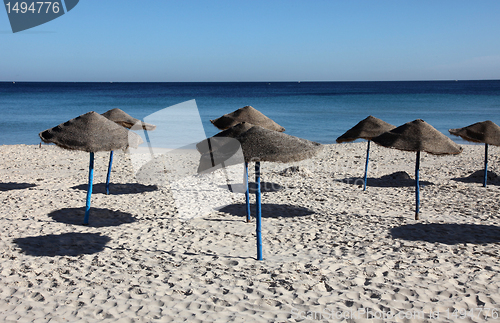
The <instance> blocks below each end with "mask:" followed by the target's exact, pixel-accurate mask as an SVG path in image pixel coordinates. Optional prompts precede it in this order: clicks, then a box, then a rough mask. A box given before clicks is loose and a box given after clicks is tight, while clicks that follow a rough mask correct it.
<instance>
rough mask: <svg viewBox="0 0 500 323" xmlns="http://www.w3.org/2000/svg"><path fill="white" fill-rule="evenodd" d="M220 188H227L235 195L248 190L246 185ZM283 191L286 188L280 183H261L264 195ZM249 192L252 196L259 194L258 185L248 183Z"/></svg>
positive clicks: (222, 186) (221, 186)
mask: <svg viewBox="0 0 500 323" xmlns="http://www.w3.org/2000/svg"><path fill="white" fill-rule="evenodd" d="M219 187H220V188H227V189H228V190H230V191H231V192H233V193H244V192H245V190H246V186H245V184H231V188H229V185H220V186H219ZM283 189H285V187H284V186H282V185H280V184H278V183H272V182H260V191H261V192H262V193H274V192H279V191H281V190H283ZM248 191H249V192H250V194H255V192H257V184H255V183H253V182H251V183H248Z"/></svg>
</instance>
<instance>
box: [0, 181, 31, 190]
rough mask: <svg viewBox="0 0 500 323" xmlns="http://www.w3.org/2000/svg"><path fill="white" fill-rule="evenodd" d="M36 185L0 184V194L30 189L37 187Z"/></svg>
mask: <svg viewBox="0 0 500 323" xmlns="http://www.w3.org/2000/svg"><path fill="white" fill-rule="evenodd" d="M35 186H36V184H30V183H13V182H10V183H0V192H5V191H12V190H24V189H27V188H30V187H35Z"/></svg>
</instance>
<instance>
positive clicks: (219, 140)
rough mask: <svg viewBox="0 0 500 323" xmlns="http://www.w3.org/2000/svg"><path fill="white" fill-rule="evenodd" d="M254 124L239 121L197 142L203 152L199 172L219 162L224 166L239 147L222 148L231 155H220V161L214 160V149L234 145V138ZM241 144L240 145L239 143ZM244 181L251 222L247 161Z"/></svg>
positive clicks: (248, 215) (198, 148)
mask: <svg viewBox="0 0 500 323" xmlns="http://www.w3.org/2000/svg"><path fill="white" fill-rule="evenodd" d="M252 127H253V124H251V123H248V122H241V123H238V124H237V125H235V126H232V127H231V128H229V129H226V130H224V131H221V132H219V133H218V134H216V135H214V136H212V137H210V138H207V139H205V140H203V141H201V142H199V143H198V144H196V149H197V150H198V151H199V152H200V154H202V157H201V158H200V167H199V168H198V172H202V171H206V170H208V169H209V168H211V167H215V165H217V164H219V163H220V164H222V167H224V161H225V160H227V159H228V158H230V156H232V155H234V153H235V152H236V151H235V148H236V149H238V147H234V148H229V146H226V148H225V149H222V151H225V152H228V153H229V155H227V154H226V155H224V156H218V157H220V158H222V159H221V162H218V161H216V160H214V155H213V151H215V150H218V149H219V148H221V147H223V146H224V145H228V144H229V145H233V146H234V139H233V138H236V137H238V136H239V135H241V134H242V133H244V132H245V131H247V130H248V129H250V128H252ZM238 146H239V145H238ZM244 182H245V187H246V189H245V201H246V211H247V222H250V215H251V212H250V191H249V188H248V163H247V162H245V175H244Z"/></svg>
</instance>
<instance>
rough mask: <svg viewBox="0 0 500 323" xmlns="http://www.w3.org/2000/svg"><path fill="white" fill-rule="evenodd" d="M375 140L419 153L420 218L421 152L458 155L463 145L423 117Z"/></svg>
mask: <svg viewBox="0 0 500 323" xmlns="http://www.w3.org/2000/svg"><path fill="white" fill-rule="evenodd" d="M373 141H374V142H375V143H377V144H379V145H381V146H384V147H388V148H395V149H399V150H404V151H415V152H416V153H417V160H416V165H415V197H416V203H415V204H416V207H415V220H418V218H419V207H420V184H419V172H420V152H421V151H425V152H427V153H429V154H433V155H456V154H460V153H461V152H462V147H460V146H459V145H457V144H456V143H454V142H453V141H452V140H451V139H450V138H448V137H446V136H445V135H443V134H442V133H441V132H439V131H437V130H436V129H435V128H434V127H433V126H431V125H430V124H428V123H427V122H425V121H423V120H421V119H417V120H414V121H412V122H408V123H405V124H404V125H402V126H399V127H397V128H395V129H392V130H391V131H388V132H385V133H383V134H381V135H380V136H378V137H375V138H373Z"/></svg>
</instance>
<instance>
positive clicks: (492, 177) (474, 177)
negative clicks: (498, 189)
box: [452, 169, 500, 185]
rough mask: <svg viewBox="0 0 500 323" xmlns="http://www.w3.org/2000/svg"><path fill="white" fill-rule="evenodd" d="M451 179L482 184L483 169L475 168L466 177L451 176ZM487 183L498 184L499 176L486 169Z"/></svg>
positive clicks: (499, 182)
mask: <svg viewBox="0 0 500 323" xmlns="http://www.w3.org/2000/svg"><path fill="white" fill-rule="evenodd" d="M452 180H454V181H457V182H462V183H478V184H483V181H484V169H480V170H477V171H475V172H473V173H471V174H470V175H469V176H466V177H457V178H452ZM488 184H490V185H500V177H499V176H498V175H497V174H496V173H495V172H492V171H488Z"/></svg>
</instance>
